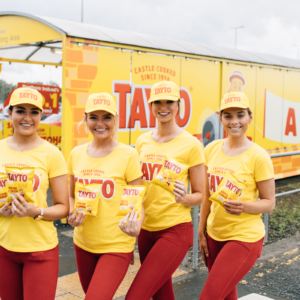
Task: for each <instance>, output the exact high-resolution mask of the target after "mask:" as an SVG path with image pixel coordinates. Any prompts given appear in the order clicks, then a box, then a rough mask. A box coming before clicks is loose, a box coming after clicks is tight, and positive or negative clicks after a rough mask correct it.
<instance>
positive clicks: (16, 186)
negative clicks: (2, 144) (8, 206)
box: [5, 167, 35, 203]
mask: <svg viewBox="0 0 300 300" xmlns="http://www.w3.org/2000/svg"><path fill="white" fill-rule="evenodd" d="M34 170H35V168H31V167H22V168H19V167H5V171H6V174H7V176H8V181H7V183H6V186H7V189H8V198H7V202H12V197H11V194H17V193H18V194H20V195H21V196H22V197H23V198H24V199H25V200H26V201H27V202H28V203H34V200H33V178H34ZM17 199H18V198H17Z"/></svg>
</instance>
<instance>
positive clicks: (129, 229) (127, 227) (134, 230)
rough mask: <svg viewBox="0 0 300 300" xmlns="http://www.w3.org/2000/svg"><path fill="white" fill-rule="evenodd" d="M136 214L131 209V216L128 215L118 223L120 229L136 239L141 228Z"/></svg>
mask: <svg viewBox="0 0 300 300" xmlns="http://www.w3.org/2000/svg"><path fill="white" fill-rule="evenodd" d="M138 214H139V213H138V212H135V210H134V209H133V210H132V212H131V214H129V213H128V214H127V215H126V217H125V218H124V219H122V220H121V221H120V223H119V227H120V229H121V230H122V231H123V232H124V233H126V234H127V235H129V236H132V237H137V236H138V235H139V234H140V231H141V228H140V225H139V222H138V220H137V217H138ZM127 220H128V222H127Z"/></svg>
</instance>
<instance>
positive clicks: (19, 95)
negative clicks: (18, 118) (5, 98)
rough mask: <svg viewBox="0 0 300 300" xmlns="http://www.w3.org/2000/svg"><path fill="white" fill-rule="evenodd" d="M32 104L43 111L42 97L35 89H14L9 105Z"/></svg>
mask: <svg viewBox="0 0 300 300" xmlns="http://www.w3.org/2000/svg"><path fill="white" fill-rule="evenodd" d="M19 104H32V105H34V106H36V107H38V108H39V109H40V110H42V111H43V96H42V95H41V93H39V92H38V91H37V90H35V89H31V88H18V89H15V90H14V91H13V93H12V95H11V97H10V100H9V105H10V106H16V105H19Z"/></svg>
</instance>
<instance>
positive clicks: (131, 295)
mask: <svg viewBox="0 0 300 300" xmlns="http://www.w3.org/2000/svg"><path fill="white" fill-rule="evenodd" d="M192 242H193V227H192V224H191V223H190V222H189V223H182V224H178V225H176V226H173V227H171V228H168V229H165V230H161V231H154V232H150V231H147V230H143V229H142V230H141V233H140V235H139V238H138V245H139V252H140V259H141V263H142V265H141V268H140V270H139V271H138V273H137V275H136V277H135V279H134V281H133V283H132V285H131V287H130V289H129V291H128V293H127V295H126V298H125V299H126V300H137V299H138V300H150V299H151V298H152V299H153V300H167V299H168V300H175V296H174V292H173V285H172V274H173V273H174V272H175V270H176V269H177V268H178V266H179V265H180V263H181V262H182V260H183V258H184V256H185V255H186V253H187V251H188V250H189V248H190V247H191V246H192Z"/></svg>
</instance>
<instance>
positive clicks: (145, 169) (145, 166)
mask: <svg viewBox="0 0 300 300" xmlns="http://www.w3.org/2000/svg"><path fill="white" fill-rule="evenodd" d="M161 167H162V164H159V163H152V162H145V161H141V168H142V173H143V179H144V180H146V181H151V180H153V178H154V176H155V175H156V174H157V173H158V172H159V171H160V169H161Z"/></svg>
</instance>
